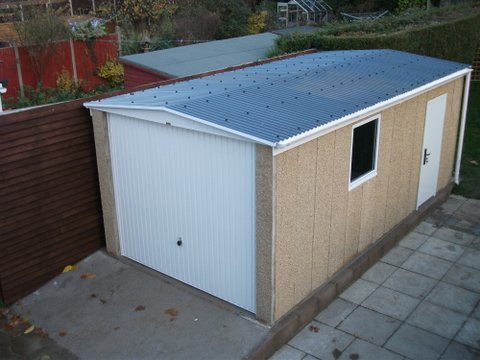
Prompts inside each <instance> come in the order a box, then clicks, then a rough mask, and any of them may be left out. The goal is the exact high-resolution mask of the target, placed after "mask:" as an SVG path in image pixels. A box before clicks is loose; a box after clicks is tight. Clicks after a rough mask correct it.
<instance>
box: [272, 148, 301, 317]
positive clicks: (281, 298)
mask: <svg viewBox="0 0 480 360" xmlns="http://www.w3.org/2000/svg"><path fill="white" fill-rule="evenodd" d="M297 159H298V147H297V148H294V149H292V150H289V151H286V152H284V153H282V154H280V155H279V156H277V157H276V175H277V181H276V223H275V226H276V231H275V233H276V242H275V312H274V313H275V316H274V317H275V319H276V320H277V319H279V318H280V317H281V316H282V315H283V314H285V313H286V312H287V311H288V310H290V309H291V308H292V307H293V306H294V305H295V270H294V269H295V267H296V266H297V261H298V260H299V259H298V258H297V252H296V250H295V246H294V239H295V237H296V236H295V230H296V226H295V217H296V212H297V209H295V206H294V204H296V201H295V197H296V192H297V174H298V169H297V164H298V162H297Z"/></svg>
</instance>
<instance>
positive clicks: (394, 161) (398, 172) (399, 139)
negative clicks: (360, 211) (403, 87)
mask: <svg viewBox="0 0 480 360" xmlns="http://www.w3.org/2000/svg"><path fill="white" fill-rule="evenodd" d="M404 104H405V103H403V104H400V105H397V106H395V108H394V122H393V134H392V143H391V155H390V171H389V173H388V175H389V176H388V192H387V213H386V217H385V230H386V231H388V230H389V229H391V228H392V227H394V226H395V225H396V224H397V222H398V219H400V217H401V215H400V214H402V208H401V201H402V198H403V197H404V196H405V194H404V193H403V191H402V190H404V188H405V185H404V183H405V176H404V173H403V172H404V170H405V166H404V163H405V159H406V154H405V152H404V150H405V147H406V145H405V144H406V143H407V136H408V134H407V127H406V126H405V125H406V121H405V119H406V106H404Z"/></svg>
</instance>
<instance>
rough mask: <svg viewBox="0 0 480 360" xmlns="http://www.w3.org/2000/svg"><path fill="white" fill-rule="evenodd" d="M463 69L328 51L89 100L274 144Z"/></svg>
mask: <svg viewBox="0 0 480 360" xmlns="http://www.w3.org/2000/svg"><path fill="white" fill-rule="evenodd" d="M468 67H469V66H468V65H464V64H459V63H455V62H451V61H446V60H440V59H435V58H430V57H425V56H420V55H413V54H409V53H404V52H399V51H394V50H350V51H330V52H322V53H314V54H307V55H302V56H297V57H292V58H289V59H284V60H279V61H274V62H270V63H266V64H262V65H258V66H252V67H246V68H243V69H239V70H235V71H229V72H224V73H219V74H215V75H211V76H206V77H202V78H198V79H194V80H189V81H183V82H178V83H175V84H171V85H166V86H160V87H156V88H153V89H149V90H144V91H141V92H136V93H131V94H126V95H120V96H116V97H112V98H108V99H103V100H101V101H100V103H98V102H94V103H90V104H89V106H91V107H95V104H101V106H104V107H109V106H110V107H115V106H120V107H128V106H139V107H148V108H152V107H153V108H156V107H158V108H162V107H164V108H168V109H171V110H175V111H177V112H180V113H183V114H185V115H189V116H192V117H196V118H199V119H202V120H204V121H208V122H210V123H213V124H216V125H219V126H222V127H225V128H229V129H231V130H234V131H236V132H240V133H243V134H245V135H248V136H251V137H255V138H259V139H263V140H265V141H268V142H271V143H277V142H279V141H282V140H285V139H288V138H291V137H292V136H296V135H299V134H301V133H304V132H306V131H308V130H312V129H314V128H316V127H318V126H321V125H325V124H328V123H330V122H332V121H335V120H338V119H340V118H342V117H345V116H347V115H350V114H353V113H356V112H357V111H360V110H362V109H366V108H369V107H371V106H373V105H376V104H378V103H380V102H383V101H386V100H389V99H391V98H394V97H395V96H398V95H401V94H404V93H406V92H408V91H411V90H414V89H416V88H419V87H421V86H423V85H426V84H429V83H431V82H433V81H435V80H438V79H441V78H444V77H445V76H447V75H450V74H453V73H455V72H457V71H459V70H463V69H466V68H468Z"/></svg>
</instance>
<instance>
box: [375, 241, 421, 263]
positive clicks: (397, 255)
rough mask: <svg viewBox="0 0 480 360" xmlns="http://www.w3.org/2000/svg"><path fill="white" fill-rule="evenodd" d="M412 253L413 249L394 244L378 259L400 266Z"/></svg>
mask: <svg viewBox="0 0 480 360" xmlns="http://www.w3.org/2000/svg"><path fill="white" fill-rule="evenodd" d="M412 254H413V250H410V249H407V248H404V247H401V246H395V247H394V248H393V249H391V250H390V251H389V252H388V253H387V254H386V255H385V256H383V257H382V258H381V259H380V260H381V261H383V262H384V263H387V264H390V265H394V266H400V265H402V264H403V262H404V261H405V260H407V259H408V257H409V256H410V255H412Z"/></svg>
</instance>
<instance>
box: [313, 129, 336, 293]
mask: <svg viewBox="0 0 480 360" xmlns="http://www.w3.org/2000/svg"><path fill="white" fill-rule="evenodd" d="M316 141H317V179H316V187H315V222H314V238H313V249H312V256H313V263H312V289H315V288H317V287H319V286H320V285H321V284H323V283H324V282H325V280H327V276H328V259H329V250H330V226H331V218H332V189H333V166H334V159H335V156H334V154H335V133H330V134H328V135H326V136H322V137H321V138H318V139H317V140H316Z"/></svg>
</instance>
